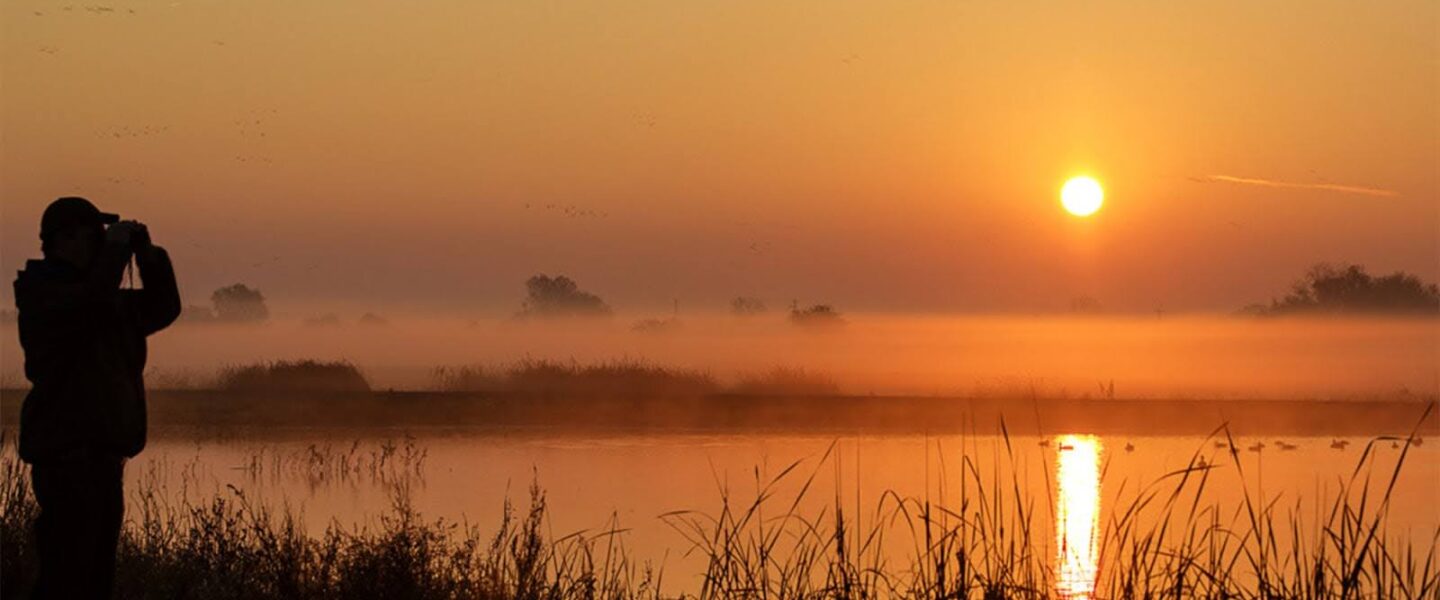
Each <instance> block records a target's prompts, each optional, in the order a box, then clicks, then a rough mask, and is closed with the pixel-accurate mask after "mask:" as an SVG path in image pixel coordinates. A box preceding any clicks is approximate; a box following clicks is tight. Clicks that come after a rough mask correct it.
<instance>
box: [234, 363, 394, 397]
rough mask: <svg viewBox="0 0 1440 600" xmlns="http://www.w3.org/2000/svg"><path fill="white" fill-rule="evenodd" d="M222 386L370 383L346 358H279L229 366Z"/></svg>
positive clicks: (359, 388)
mask: <svg viewBox="0 0 1440 600" xmlns="http://www.w3.org/2000/svg"><path fill="white" fill-rule="evenodd" d="M218 383H219V388H220V389H223V390H229V391H244V392H368V391H370V383H369V382H367V381H366V380H365V376H364V375H363V374H361V373H360V369H358V368H356V367H355V365H353V364H350V363H349V362H346V361H334V362H322V361H316V360H297V361H285V360H280V361H275V362H270V363H261V364H254V365H247V366H242V367H226V368H225V369H223V370H221V372H220V377H219V382H218Z"/></svg>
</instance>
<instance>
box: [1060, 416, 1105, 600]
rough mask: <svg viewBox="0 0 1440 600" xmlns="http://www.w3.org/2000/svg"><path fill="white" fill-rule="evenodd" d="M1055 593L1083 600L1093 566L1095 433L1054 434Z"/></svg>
mask: <svg viewBox="0 0 1440 600" xmlns="http://www.w3.org/2000/svg"><path fill="white" fill-rule="evenodd" d="M1056 448H1058V458H1057V459H1056V475H1055V481H1056V485H1057V487H1058V490H1057V494H1056V498H1055V503H1056V507H1055V537H1056V539H1055V546H1056V549H1057V550H1056V553H1057V554H1056V558H1055V593H1056V595H1057V596H1059V597H1061V598H1077V599H1089V598H1091V597H1093V596H1094V593H1095V581H1096V578H1097V575H1098V570H1099V562H1098V561H1099V553H1098V550H1097V546H1098V541H1099V540H1098V529H1099V523H1100V452H1101V444H1100V440H1099V438H1096V437H1095V436H1092V435H1062V436H1060V437H1059V438H1057V439H1056Z"/></svg>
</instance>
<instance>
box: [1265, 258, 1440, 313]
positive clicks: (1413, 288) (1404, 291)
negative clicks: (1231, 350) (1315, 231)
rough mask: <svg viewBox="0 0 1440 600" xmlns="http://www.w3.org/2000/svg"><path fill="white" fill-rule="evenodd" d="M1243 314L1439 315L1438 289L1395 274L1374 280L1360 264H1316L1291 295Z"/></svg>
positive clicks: (1439, 298) (1439, 290)
mask: <svg viewBox="0 0 1440 600" xmlns="http://www.w3.org/2000/svg"><path fill="white" fill-rule="evenodd" d="M1242 312H1250V313H1258V314H1265V315H1292V314H1320V313H1332V314H1345V313H1349V314H1363V313H1370V314H1375V313H1391V314H1427V315H1440V288H1437V287H1436V285H1435V284H1433V283H1432V284H1426V283H1425V282H1424V281H1421V280H1420V278H1419V277H1416V276H1414V275H1411V274H1409V273H1404V272H1399V271H1397V272H1395V273H1391V274H1389V275H1385V276H1382V277H1374V276H1371V275H1370V274H1369V273H1366V272H1365V267H1362V266H1359V265H1341V266H1336V265H1330V264H1323V263H1322V264H1319V265H1316V266H1314V267H1312V268H1311V269H1310V271H1309V272H1308V273H1306V274H1305V277H1304V278H1303V279H1301V280H1300V281H1297V282H1295V284H1294V286H1293V287H1292V288H1291V290H1290V293H1289V294H1286V295H1285V297H1284V298H1282V299H1279V300H1272V301H1271V302H1270V306H1269V307H1259V306H1255V305H1251V306H1248V307H1246V308H1245V309H1242Z"/></svg>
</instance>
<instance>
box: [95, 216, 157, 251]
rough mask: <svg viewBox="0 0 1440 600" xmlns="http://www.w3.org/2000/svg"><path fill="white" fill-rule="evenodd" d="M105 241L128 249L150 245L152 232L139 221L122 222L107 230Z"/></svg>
mask: <svg viewBox="0 0 1440 600" xmlns="http://www.w3.org/2000/svg"><path fill="white" fill-rule="evenodd" d="M105 241H107V242H110V243H114V244H120V245H121V246H126V247H130V246H131V245H135V244H137V243H142V242H143V244H144V245H149V243H150V230H149V229H146V228H145V225H144V224H143V223H141V222H139V221H120V222H119V223H116V224H114V225H111V226H110V227H107V228H106V229H105Z"/></svg>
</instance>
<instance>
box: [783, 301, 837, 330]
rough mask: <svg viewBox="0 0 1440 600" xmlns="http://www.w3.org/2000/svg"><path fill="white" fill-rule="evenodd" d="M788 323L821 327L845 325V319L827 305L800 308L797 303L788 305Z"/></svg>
mask: <svg viewBox="0 0 1440 600" xmlns="http://www.w3.org/2000/svg"><path fill="white" fill-rule="evenodd" d="M790 322H791V323H794V324H796V325H803V326H807V327H823V326H835V325H843V324H845V319H844V318H843V317H841V316H840V313H839V312H838V311H836V310H835V307H833V306H830V305H829V304H814V305H811V306H810V307H808V308H800V305H799V303H796V302H791V303H790Z"/></svg>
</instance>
